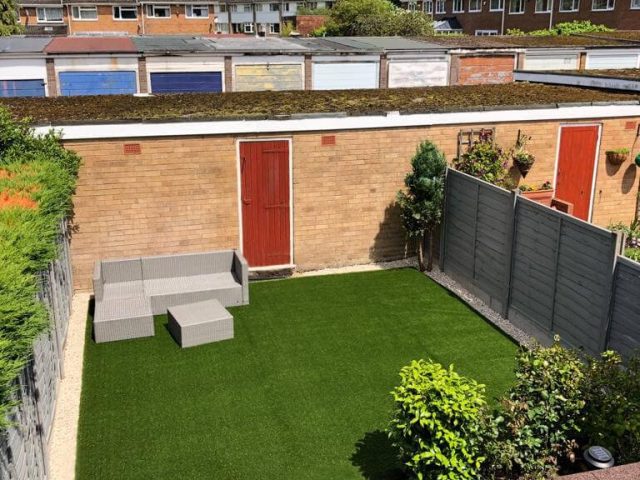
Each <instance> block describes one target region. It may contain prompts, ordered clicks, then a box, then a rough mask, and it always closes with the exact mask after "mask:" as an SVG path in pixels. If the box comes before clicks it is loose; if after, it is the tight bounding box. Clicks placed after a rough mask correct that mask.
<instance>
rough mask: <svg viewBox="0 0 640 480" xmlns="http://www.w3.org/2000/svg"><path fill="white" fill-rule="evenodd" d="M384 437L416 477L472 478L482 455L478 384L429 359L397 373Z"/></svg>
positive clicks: (480, 389)
mask: <svg viewBox="0 0 640 480" xmlns="http://www.w3.org/2000/svg"><path fill="white" fill-rule="evenodd" d="M400 377H401V379H402V380H401V383H400V385H399V386H398V387H396V388H395V390H394V391H393V392H392V395H393V398H394V402H395V411H394V416H393V419H392V421H391V425H390V427H389V436H390V438H391V439H392V440H393V443H394V445H395V446H397V447H398V448H399V450H400V455H401V460H402V462H403V463H404V464H405V465H406V466H407V467H408V468H409V469H410V470H411V471H412V472H413V473H414V474H415V475H416V476H417V477H418V478H419V479H437V480H445V479H471V478H476V477H477V475H478V472H479V469H480V465H481V463H482V461H483V458H482V457H481V455H480V447H481V444H482V441H483V435H482V431H483V422H484V420H483V419H484V416H485V410H484V408H485V405H486V403H485V399H484V385H480V384H478V383H476V382H475V381H473V380H470V379H467V378H465V377H462V376H460V375H458V374H457V373H456V372H455V371H454V370H453V367H452V366H450V367H449V368H448V369H446V368H444V367H442V365H440V364H438V363H434V362H433V361H431V360H418V361H413V362H411V364H410V365H407V366H405V367H404V368H402V370H401V371H400Z"/></svg>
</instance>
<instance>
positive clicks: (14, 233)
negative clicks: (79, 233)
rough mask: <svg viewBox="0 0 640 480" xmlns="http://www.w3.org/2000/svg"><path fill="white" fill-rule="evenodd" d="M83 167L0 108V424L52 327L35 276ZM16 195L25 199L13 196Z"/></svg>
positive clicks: (48, 256)
mask: <svg viewBox="0 0 640 480" xmlns="http://www.w3.org/2000/svg"><path fill="white" fill-rule="evenodd" d="M79 165H80V161H79V158H78V156H77V155H75V154H74V153H72V152H69V151H67V150H65V149H64V148H63V147H62V146H61V145H60V141H59V137H58V136H56V135H55V134H53V133H49V134H47V135H44V136H42V137H36V136H35V135H34V134H33V131H32V129H31V128H30V127H29V125H28V123H27V122H26V121H18V122H17V121H14V120H13V119H12V118H11V116H10V114H9V113H8V112H7V111H6V110H4V109H0V265H1V266H2V267H1V268H0V427H4V426H6V421H7V420H6V414H7V412H8V410H9V409H10V408H11V407H12V405H13V402H12V401H11V394H12V391H13V390H12V383H13V380H14V379H15V378H16V377H17V375H18V374H19V372H20V370H21V369H22V367H23V366H24V365H25V363H26V362H27V361H28V359H29V357H30V355H31V347H32V344H33V341H34V340H35V338H36V337H37V336H38V335H39V334H40V333H42V332H43V331H44V330H45V329H46V328H47V326H48V325H49V320H48V313H47V311H46V310H45V308H44V306H43V305H42V304H41V303H40V302H38V301H37V300H36V290H37V273H38V272H39V271H41V270H42V269H44V268H46V266H47V265H48V264H49V262H51V261H52V260H53V259H54V258H55V257H56V255H57V253H58V252H57V251H56V243H55V239H56V235H57V229H58V225H59V222H60V220H61V219H62V218H63V217H65V216H67V215H70V213H71V207H72V204H71V196H72V194H73V192H74V189H75V184H76V177H77V173H78V168H79ZM16 198H18V199H23V200H24V201H21V202H11V201H8V200H11V199H16ZM3 200H4V201H3Z"/></svg>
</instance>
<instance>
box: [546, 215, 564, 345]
mask: <svg viewBox="0 0 640 480" xmlns="http://www.w3.org/2000/svg"><path fill="white" fill-rule="evenodd" d="M562 225H563V218H562V215H560V216H558V235H557V237H556V256H555V260H554V262H553V266H554V270H553V298H552V299H551V328H550V329H549V330H551V333H552V334H553V327H554V325H555V321H556V294H557V292H558V260H559V259H560V239H561V238H562Z"/></svg>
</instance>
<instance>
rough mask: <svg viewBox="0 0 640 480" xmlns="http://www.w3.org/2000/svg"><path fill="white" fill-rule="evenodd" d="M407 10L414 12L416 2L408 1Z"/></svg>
mask: <svg viewBox="0 0 640 480" xmlns="http://www.w3.org/2000/svg"><path fill="white" fill-rule="evenodd" d="M407 10H409V11H410V12H415V11H416V2H409V3H408V4H407Z"/></svg>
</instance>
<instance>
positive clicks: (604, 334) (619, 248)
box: [600, 232, 626, 352]
mask: <svg viewBox="0 0 640 480" xmlns="http://www.w3.org/2000/svg"><path fill="white" fill-rule="evenodd" d="M611 233H612V234H613V236H614V237H615V240H614V242H613V265H612V266H611V283H610V284H609V309H608V311H607V317H606V318H605V320H604V322H603V323H604V325H603V327H602V331H601V332H600V339H601V340H600V350H602V351H603V352H604V351H605V350H606V349H607V348H608V346H609V338H610V336H611V325H612V323H613V312H614V308H615V304H616V288H617V287H618V282H617V278H616V277H617V275H616V274H617V266H618V255H619V254H620V253H621V252H624V245H625V240H626V239H625V236H624V234H623V233H622V232H611Z"/></svg>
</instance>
